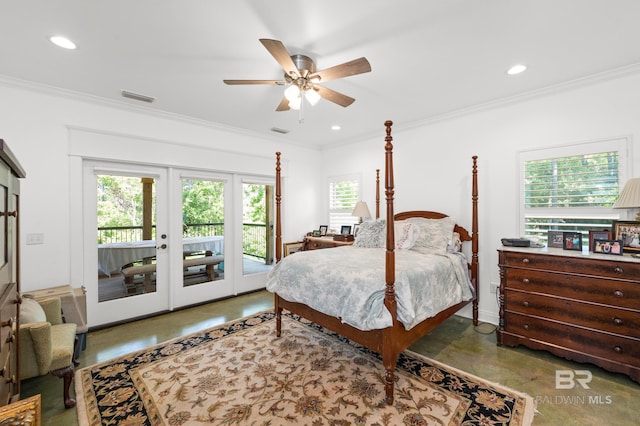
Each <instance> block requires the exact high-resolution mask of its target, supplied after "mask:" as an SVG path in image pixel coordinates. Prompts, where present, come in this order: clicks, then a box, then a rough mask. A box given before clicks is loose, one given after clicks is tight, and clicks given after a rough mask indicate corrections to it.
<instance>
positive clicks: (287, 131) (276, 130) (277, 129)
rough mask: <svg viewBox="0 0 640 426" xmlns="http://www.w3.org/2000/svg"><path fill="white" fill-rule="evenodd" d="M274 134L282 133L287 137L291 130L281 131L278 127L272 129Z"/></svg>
mask: <svg viewBox="0 0 640 426" xmlns="http://www.w3.org/2000/svg"><path fill="white" fill-rule="evenodd" d="M271 131H272V132H276V133H282V134H283V135H286V134H287V133H289V130H287V129H280V128H278V127H272V128H271Z"/></svg>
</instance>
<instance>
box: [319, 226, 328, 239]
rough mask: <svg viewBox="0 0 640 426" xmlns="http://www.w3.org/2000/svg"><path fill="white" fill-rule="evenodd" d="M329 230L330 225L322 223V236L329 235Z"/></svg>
mask: <svg viewBox="0 0 640 426" xmlns="http://www.w3.org/2000/svg"><path fill="white" fill-rule="evenodd" d="M327 230H329V225H320V236H321V237H324V236H325V235H327Z"/></svg>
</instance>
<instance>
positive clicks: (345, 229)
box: [340, 225, 351, 235]
mask: <svg viewBox="0 0 640 426" xmlns="http://www.w3.org/2000/svg"><path fill="white" fill-rule="evenodd" d="M340 234H342V235H350V234H351V225H342V227H341V228H340Z"/></svg>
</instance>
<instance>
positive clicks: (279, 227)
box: [273, 152, 282, 337]
mask: <svg viewBox="0 0 640 426" xmlns="http://www.w3.org/2000/svg"><path fill="white" fill-rule="evenodd" d="M281 170H282V168H281V167H280V152H276V263H278V262H280V259H282V221H281V219H280V217H281V216H282V210H281V207H280V203H281V200H282V187H281V184H280V179H281ZM273 305H274V310H275V313H276V336H277V337H280V334H281V333H282V307H280V303H279V297H278V295H277V294H276V293H274V295H273Z"/></svg>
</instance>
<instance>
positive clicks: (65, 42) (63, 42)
mask: <svg viewBox="0 0 640 426" xmlns="http://www.w3.org/2000/svg"><path fill="white" fill-rule="evenodd" d="M49 40H50V41H51V43H53V44H55V45H56V46H59V47H62V48H64V49H69V50H73V49H75V48H76V44H75V43H74V42H72V41H71V40H69V39H68V38H66V37H62V36H51V37H49Z"/></svg>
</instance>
